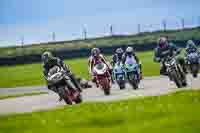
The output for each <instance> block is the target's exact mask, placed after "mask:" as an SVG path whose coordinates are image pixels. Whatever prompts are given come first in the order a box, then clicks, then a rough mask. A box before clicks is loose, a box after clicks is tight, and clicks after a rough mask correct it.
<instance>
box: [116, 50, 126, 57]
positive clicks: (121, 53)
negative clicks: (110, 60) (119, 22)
mask: <svg viewBox="0 0 200 133" xmlns="http://www.w3.org/2000/svg"><path fill="white" fill-rule="evenodd" d="M115 52H116V54H117V55H119V56H121V55H123V53H124V50H123V49H122V48H117V49H116V51H115Z"/></svg>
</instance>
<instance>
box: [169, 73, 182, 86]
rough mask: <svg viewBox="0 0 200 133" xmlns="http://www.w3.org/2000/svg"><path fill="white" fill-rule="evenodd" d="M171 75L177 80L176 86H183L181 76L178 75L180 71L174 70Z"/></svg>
mask: <svg viewBox="0 0 200 133" xmlns="http://www.w3.org/2000/svg"><path fill="white" fill-rule="evenodd" d="M170 75H171V78H173V81H174V82H175V84H176V86H177V87H178V88H181V87H182V82H181V79H180V78H179V77H180V76H178V73H177V72H172V73H171V74H170Z"/></svg>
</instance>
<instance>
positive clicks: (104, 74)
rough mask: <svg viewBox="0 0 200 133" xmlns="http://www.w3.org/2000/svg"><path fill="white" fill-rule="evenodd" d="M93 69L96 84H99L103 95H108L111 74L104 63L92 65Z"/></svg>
mask: <svg viewBox="0 0 200 133" xmlns="http://www.w3.org/2000/svg"><path fill="white" fill-rule="evenodd" d="M93 71H94V74H95V78H96V83H97V85H99V86H100V88H101V89H102V90H103V91H104V94H105V95H110V88H111V76H110V73H109V69H108V67H107V65H106V64H104V63H99V64H97V65H96V66H95V67H94V69H93Z"/></svg>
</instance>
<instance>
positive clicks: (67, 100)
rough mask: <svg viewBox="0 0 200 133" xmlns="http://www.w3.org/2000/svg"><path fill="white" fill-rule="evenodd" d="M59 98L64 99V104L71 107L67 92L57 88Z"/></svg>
mask: <svg viewBox="0 0 200 133" xmlns="http://www.w3.org/2000/svg"><path fill="white" fill-rule="evenodd" d="M58 91H59V92H58V93H59V95H60V97H62V99H64V101H65V103H66V104H68V105H72V99H71V98H70V97H69V93H68V91H67V90H65V88H64V87H63V88H59V90H58Z"/></svg>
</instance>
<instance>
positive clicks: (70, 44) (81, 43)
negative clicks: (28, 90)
mask: <svg viewBox="0 0 200 133" xmlns="http://www.w3.org/2000/svg"><path fill="white" fill-rule="evenodd" d="M162 35H167V36H168V37H169V39H170V40H188V39H191V38H194V39H200V28H199V27H198V28H192V29H184V30H171V31H166V32H163V31H157V32H152V33H150V32H149V33H148V32H147V33H141V34H138V35H129V36H108V37H101V38H92V39H87V40H74V41H65V42H62V43H61V42H55V43H51V44H50V43H42V44H37V45H31V46H27V47H24V48H23V51H22V49H21V48H20V47H12V48H0V57H12V56H17V55H22V54H25V55H29V54H33V53H34V54H36V53H38V54H41V53H42V52H43V51H44V50H58V49H81V48H91V47H100V46H113V45H122V44H125V45H127V44H133V45H134V44H146V43H147V44H148V43H152V42H157V39H158V37H160V36H162Z"/></svg>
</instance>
